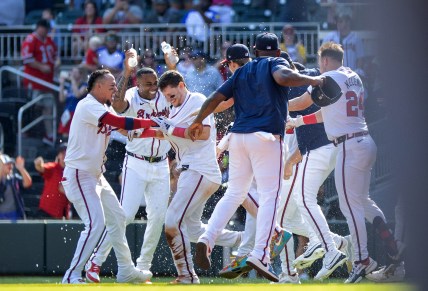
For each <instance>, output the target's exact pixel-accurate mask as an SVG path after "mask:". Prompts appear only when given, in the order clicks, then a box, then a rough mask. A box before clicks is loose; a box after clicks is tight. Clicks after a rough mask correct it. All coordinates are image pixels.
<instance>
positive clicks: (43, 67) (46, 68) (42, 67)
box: [39, 64, 52, 74]
mask: <svg viewBox="0 0 428 291" xmlns="http://www.w3.org/2000/svg"><path fill="white" fill-rule="evenodd" d="M39 70H40V71H41V72H43V73H45V74H47V73H50V72H51V71H52V70H51V66H49V65H47V64H42V65H40V68H39Z"/></svg>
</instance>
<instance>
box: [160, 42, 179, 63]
mask: <svg viewBox="0 0 428 291" xmlns="http://www.w3.org/2000/svg"><path fill="white" fill-rule="evenodd" d="M161 47H162V51H163V53H164V54H168V57H169V61H170V62H171V63H172V64H173V65H175V64H176V63H178V56H176V55H174V54H173V53H172V48H171V45H170V44H169V43H166V42H165V41H163V42H162V43H161Z"/></svg>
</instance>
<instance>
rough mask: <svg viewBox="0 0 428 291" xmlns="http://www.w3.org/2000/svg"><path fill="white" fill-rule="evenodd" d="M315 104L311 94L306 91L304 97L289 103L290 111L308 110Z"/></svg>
mask: <svg viewBox="0 0 428 291" xmlns="http://www.w3.org/2000/svg"><path fill="white" fill-rule="evenodd" d="M313 103H314V102H313V101H312V98H311V94H309V92H308V91H306V92H305V93H304V94H303V95H301V96H299V97H297V98H294V99H292V100H290V101H288V110H289V111H301V110H304V109H306V108H308V107H309V106H311V105H312V104H313Z"/></svg>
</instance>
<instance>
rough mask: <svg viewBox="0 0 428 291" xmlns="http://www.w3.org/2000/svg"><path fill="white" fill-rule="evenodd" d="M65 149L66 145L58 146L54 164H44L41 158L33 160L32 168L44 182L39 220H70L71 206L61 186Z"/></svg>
mask: <svg viewBox="0 0 428 291" xmlns="http://www.w3.org/2000/svg"><path fill="white" fill-rule="evenodd" d="M66 149H67V144H66V143H62V144H60V145H59V147H58V149H57V155H56V157H55V161H54V162H49V163H45V161H44V159H43V158H42V157H37V158H36V159H35V160H34V167H35V169H36V171H37V172H39V173H40V175H41V176H42V177H43V180H44V186H43V192H42V195H41V196H40V203H39V215H38V216H39V217H41V218H56V219H62V218H66V219H70V218H71V212H70V209H71V205H70V202H69V201H68V199H67V197H65V194H64V188H63V187H62V184H61V179H62V173H63V171H64V167H65V163H64V158H65V151H66Z"/></svg>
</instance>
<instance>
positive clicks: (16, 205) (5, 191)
mask: <svg viewBox="0 0 428 291" xmlns="http://www.w3.org/2000/svg"><path fill="white" fill-rule="evenodd" d="M13 165H15V167H16V169H17V170H18V172H19V174H20V175H19V174H17V173H14V171H13ZM31 184H32V180H31V176H30V174H28V172H27V170H26V169H25V160H24V158H23V157H20V156H18V157H17V158H16V161H14V160H13V159H12V158H11V157H9V156H8V155H5V154H0V219H11V220H17V219H25V210H24V200H23V198H22V195H21V188H29V187H31Z"/></svg>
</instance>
